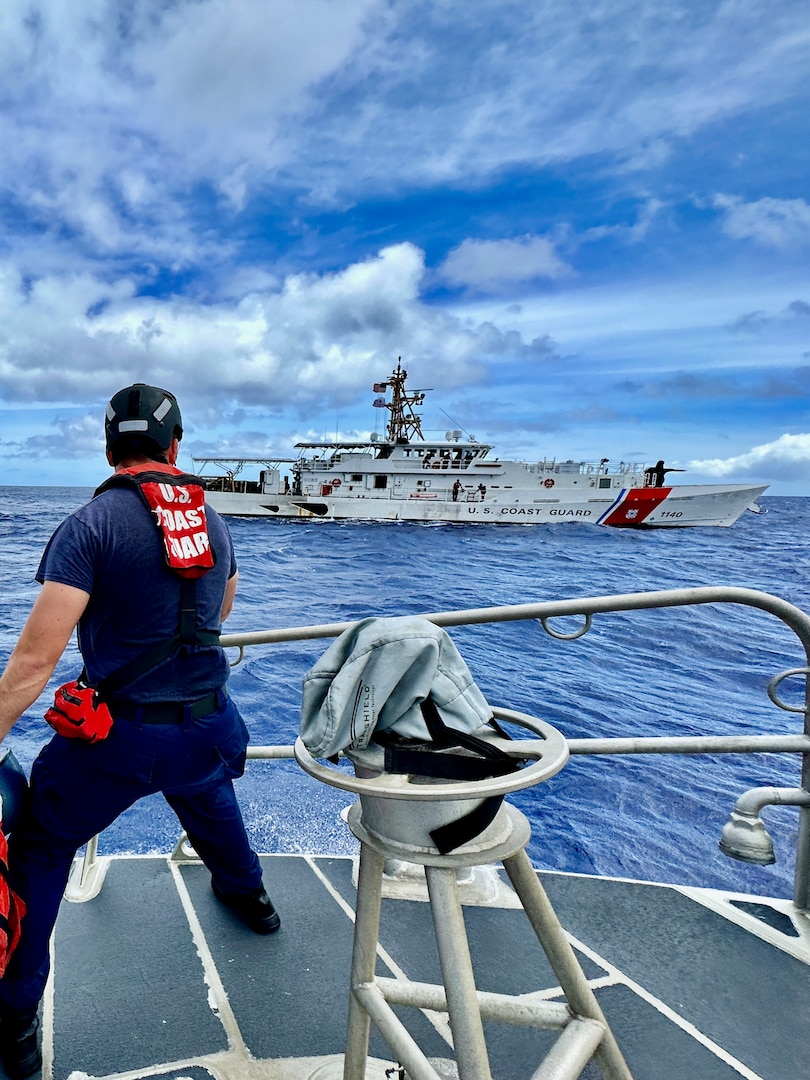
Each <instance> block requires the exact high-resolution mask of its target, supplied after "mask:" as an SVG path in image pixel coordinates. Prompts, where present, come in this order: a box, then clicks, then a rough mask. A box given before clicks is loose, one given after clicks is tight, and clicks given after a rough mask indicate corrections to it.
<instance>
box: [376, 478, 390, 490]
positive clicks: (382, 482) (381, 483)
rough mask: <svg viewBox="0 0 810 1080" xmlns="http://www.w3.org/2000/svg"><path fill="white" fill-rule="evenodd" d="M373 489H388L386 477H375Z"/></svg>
mask: <svg viewBox="0 0 810 1080" xmlns="http://www.w3.org/2000/svg"><path fill="white" fill-rule="evenodd" d="M374 487H375V488H385V487H388V477H387V476H375V477H374Z"/></svg>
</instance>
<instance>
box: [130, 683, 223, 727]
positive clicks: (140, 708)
mask: <svg viewBox="0 0 810 1080" xmlns="http://www.w3.org/2000/svg"><path fill="white" fill-rule="evenodd" d="M227 696H228V690H227V687H225V686H222V687H220V688H219V690H212V691H211V693H210V694H206V695H205V697H201V698H197V700H196V701H149V702H144V703H141V704H139V703H138V702H136V701H111V702H110V703H109V707H110V712H111V713H112V714H113V717H114V718H115V719H116V720H117V719H119V718H120V719H122V720H134V721H135V722H136V723H139V724H182V723H183V722H184V720H185V719H186V717H187V716H188V717H189V718H190V719H191V720H198V719H199V718H200V717H201V716H208V714H209V713H212V712H214V711H215V710H216V709H218V708H219V705H220V700H221V697H227Z"/></svg>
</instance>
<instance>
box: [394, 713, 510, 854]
mask: <svg viewBox="0 0 810 1080" xmlns="http://www.w3.org/2000/svg"><path fill="white" fill-rule="evenodd" d="M420 708H421V711H422V716H423V718H424V721H425V724H426V725H427V729H428V732H429V734H430V737H431V740H432V745H433V746H437V747H439V748H441V749H446V748H449V747H452V746H461V747H463V749H465V750H469V751H472V752H473V753H475V754H477V755H479V756H478V757H469V756H467V755H466V754H442V753H439V754H437V753H436V752H435V751H434V750H432V749H428V748H426V746H425V744H422V745H421V747H413V746H411V747H409V746H403V745H401V744H398V743H396V742H394V741H391V740H389V739H387V738H381V737H380V736H386V735H387V733H386V732H380V733H378V734H376V735H375V739H376V740H377V741H378V742H381V743H382V744H383V746H384V748H385V769H386V772H394V773H414V774H416V775H417V776H434V777H439V778H445V779H448V780H484V779H486V778H487V777H490V776H506V775H507V774H508V773H513V772H517V770H518V769H519V768H520V761H518V760H516V759H515V758H513V757H511V756H510V755H509V754H507V753H506V752H505V751H503V750H501V749H500V747H498V746H493V745H492V744H491V743H488V742H487V741H486V740H485V739H479V738H478V737H477V736H475V735H472V734H470V732H468V731H458V730H457V729H456V728H451V727H448V725H447V724H445V722H444V720H442V718H441V714H440V713H439V710H438V708H437V707H436V702H435V701H434V700H433V698H432V697H430V696H428V697H427V698H425V700H424V701H422V702H421V703H420ZM489 722H490V724H491V726H492V727H494V728H495V730H496V731H498V733H499V734H501V735H503V736H504V737H506V738H508V736H507V735H506V732H505V731H504V730H503V729H502V728H501V727H500V725H499V724H498V723H497V722H496V721H495V719H494V717H493V718H492V719H491V720H490V721H489ZM502 802H503V795H493V796H491V797H490V798H488V799H484V800H483V802H482V803H480V804H479V805H478V806H477V807H475V809H473V810H471V811H470V812H469V813H467V814H465V815H464V816H463V817H461V818H459V819H458V820H457V821H451V822H449V824H447V825H442V826H440V827H439V828H437V829H433V830H432V831H431V833H430V837H431V839H432V840H433V843H434V844H435V845H436V847H437V848H438V850H439V852H440V853H441V854H442V855H447V854H448V853H449V852H451V851H453V850H454V849H455V848H457V847H461V845H462V844H466V843H467V842H468V841H469V840H472V839H473V838H474V837H476V836H478V835H479V833H481V832H483V831H484V829H486V828H487V826H488V825H490V824H491V823H492V821H493V820H494V819H495V815H496V814H497V813H498V810H499V809H500V806H501V803H502Z"/></svg>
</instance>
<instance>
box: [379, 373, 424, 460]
mask: <svg viewBox="0 0 810 1080" xmlns="http://www.w3.org/2000/svg"><path fill="white" fill-rule="evenodd" d="M407 378H408V372H407V371H405V370H404V369H403V367H402V357H401V356H398V357H397V369H396V371H394V372H393V373H392V374H391V375H389V376H388V379H387V381H386V382H385V383H375V384H374V389H375V390H378V388H379V389H380V390H383V389H386V388H387V387H390V388H391V400H390V401H385V400H384V399H383V398H377V400H376V401H375V402H374V404H375V405H377V406H378V407H383V408H386V409H388V411H389V412H390V413H391V419H390V420H389V421H388V429H387V432H386V437H387V439H388V441H389V442H396V443H407V442H410V441H411V439H421V440H422V441H424V435H423V434H422V418H421V417H420V416H419V415H417V413H415V412H414V406H415V405H421V404H422V402H423V401H424V400H425V394H424V391H422V390H414V391H412V392H411V393H410V394H407V393H406V392H405V380H406V379H407Z"/></svg>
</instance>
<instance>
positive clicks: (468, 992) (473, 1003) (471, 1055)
mask: <svg viewBox="0 0 810 1080" xmlns="http://www.w3.org/2000/svg"><path fill="white" fill-rule="evenodd" d="M425 877H426V878H427V886H428V893H429V894H430V908H431V912H432V914H433V924H434V926H435V927H436V943H437V945H438V949H439V961H440V963H441V968H442V982H443V983H444V988H445V992H446V994H447V1013H448V1016H449V1019H450V1030H451V1031H452V1032H453V1048H454V1050H455V1054H456V1065H457V1066H458V1075H459V1077H460V1080H490V1077H491V1073H490V1069H489V1055H488V1054H487V1045H486V1042H485V1040H484V1025H483V1024H482V1022H481V1013H480V1010H479V1008H478V1000H477V997H476V989H475V977H474V975H473V968H472V959H471V957H470V946H469V942H468V941H467V929H466V927H465V925H464V915H463V913H462V910H461V901H460V899H459V895H458V883H457V881H456V871H455V867H447V868H445V867H439V866H426V867H425Z"/></svg>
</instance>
